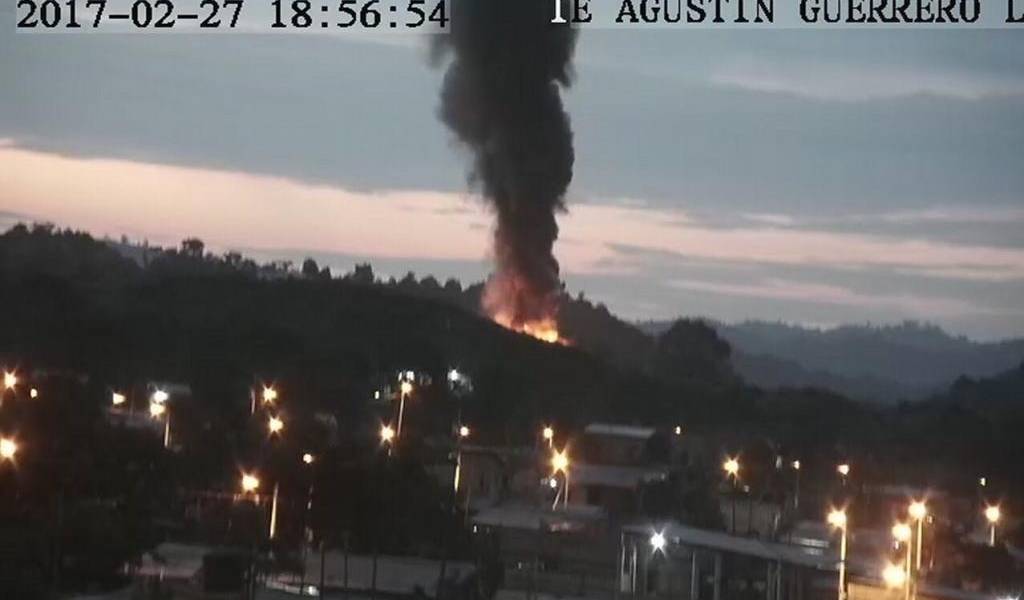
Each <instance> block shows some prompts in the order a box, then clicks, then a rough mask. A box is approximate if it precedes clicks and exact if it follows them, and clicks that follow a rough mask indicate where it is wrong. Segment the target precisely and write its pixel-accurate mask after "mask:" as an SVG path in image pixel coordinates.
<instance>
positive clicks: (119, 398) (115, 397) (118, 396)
mask: <svg viewBox="0 0 1024 600" xmlns="http://www.w3.org/2000/svg"><path fill="white" fill-rule="evenodd" d="M127 401H128V399H127V398H125V396H124V394H122V393H120V392H114V393H113V394H111V395H110V402H111V403H112V404H113V405H114V406H121V405H122V404H124V403H125V402H127Z"/></svg>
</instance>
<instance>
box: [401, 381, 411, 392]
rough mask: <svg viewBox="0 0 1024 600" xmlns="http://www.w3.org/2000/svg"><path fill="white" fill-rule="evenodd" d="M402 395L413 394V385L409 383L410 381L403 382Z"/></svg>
mask: <svg viewBox="0 0 1024 600" xmlns="http://www.w3.org/2000/svg"><path fill="white" fill-rule="evenodd" d="M402 393H403V394H406V395H408V394H411V393H412V384H411V383H409V382H408V381H403V382H402Z"/></svg>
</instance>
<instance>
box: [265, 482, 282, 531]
mask: <svg viewBox="0 0 1024 600" xmlns="http://www.w3.org/2000/svg"><path fill="white" fill-rule="evenodd" d="M279 486H280V483H279V482H276V481H275V482H274V494H273V496H272V497H271V500H270V529H269V531H268V536H267V537H269V538H270V539H274V536H275V535H276V534H277V490H278V487H279Z"/></svg>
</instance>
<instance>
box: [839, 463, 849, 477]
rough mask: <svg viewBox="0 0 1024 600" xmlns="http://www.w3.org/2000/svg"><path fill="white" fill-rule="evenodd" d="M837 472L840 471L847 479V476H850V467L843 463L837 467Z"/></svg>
mask: <svg viewBox="0 0 1024 600" xmlns="http://www.w3.org/2000/svg"><path fill="white" fill-rule="evenodd" d="M836 471H838V472H839V474H840V475H842V476H843V477H846V476H847V475H849V474H850V465H848V464H846V463H843V464H841V465H837V466H836Z"/></svg>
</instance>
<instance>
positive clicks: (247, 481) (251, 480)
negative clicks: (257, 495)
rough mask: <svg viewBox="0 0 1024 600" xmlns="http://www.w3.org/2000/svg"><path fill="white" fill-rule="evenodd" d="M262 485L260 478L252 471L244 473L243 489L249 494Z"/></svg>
mask: <svg viewBox="0 0 1024 600" xmlns="http://www.w3.org/2000/svg"><path fill="white" fill-rule="evenodd" d="M259 487H260V480H259V479H258V478H257V477H256V476H255V475H252V474H250V473H243V474H242V491H243V492H245V493H247V494H249V493H252V492H255V491H256V490H257V489H259Z"/></svg>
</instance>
